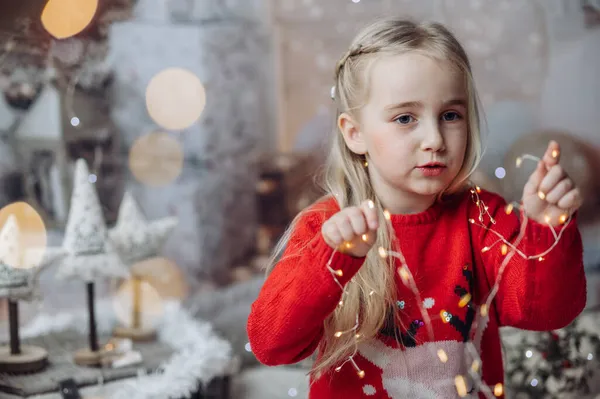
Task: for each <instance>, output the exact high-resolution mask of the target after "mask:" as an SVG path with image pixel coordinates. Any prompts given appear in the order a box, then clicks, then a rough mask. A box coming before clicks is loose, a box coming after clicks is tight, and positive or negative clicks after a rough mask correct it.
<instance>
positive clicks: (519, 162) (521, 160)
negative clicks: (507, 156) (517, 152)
mask: <svg viewBox="0 0 600 399" xmlns="http://www.w3.org/2000/svg"><path fill="white" fill-rule="evenodd" d="M515 163H516V165H517V168H519V167H521V164H522V163H523V158H521V157H518V158H517V160H516V162H515Z"/></svg>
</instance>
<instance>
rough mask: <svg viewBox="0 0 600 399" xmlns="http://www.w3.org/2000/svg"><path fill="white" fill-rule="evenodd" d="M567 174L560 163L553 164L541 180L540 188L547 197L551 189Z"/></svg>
mask: <svg viewBox="0 0 600 399" xmlns="http://www.w3.org/2000/svg"><path fill="white" fill-rule="evenodd" d="M565 176H566V174H565V171H564V170H563V168H562V167H561V166H560V165H554V166H552V167H551V168H550V169H549V170H548V172H547V173H546V176H544V178H543V179H542V181H541V182H540V185H539V187H538V190H539V191H541V192H542V193H544V194H545V195H546V199H547V198H548V194H549V193H550V191H552V190H553V189H554V187H556V185H557V184H558V183H559V182H561V181H562V180H563V179H564V178H565ZM567 191H568V190H567ZM559 198H560V197H559ZM557 201H558V199H557Z"/></svg>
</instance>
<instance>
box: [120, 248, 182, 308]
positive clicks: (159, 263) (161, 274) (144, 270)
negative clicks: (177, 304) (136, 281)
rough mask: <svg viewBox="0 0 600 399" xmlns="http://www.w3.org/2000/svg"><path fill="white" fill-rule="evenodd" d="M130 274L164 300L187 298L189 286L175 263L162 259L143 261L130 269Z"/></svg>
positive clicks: (155, 258)
mask: <svg viewBox="0 0 600 399" xmlns="http://www.w3.org/2000/svg"><path fill="white" fill-rule="evenodd" d="M131 272H132V273H133V274H135V275H136V276H139V277H141V278H142V279H143V280H144V281H146V282H147V283H148V284H150V285H151V286H152V287H153V288H154V289H155V290H156V292H157V293H158V295H160V296H161V298H164V299H169V298H173V299H179V300H183V299H185V298H187V296H188V293H189V285H188V283H187V282H186V278H185V275H184V273H183V271H182V270H181V269H180V268H179V267H178V266H177V264H176V263H175V262H173V261H172V260H170V259H167V258H163V257H154V258H150V259H146V260H143V261H141V262H138V263H136V264H134V265H133V266H132V267H131Z"/></svg>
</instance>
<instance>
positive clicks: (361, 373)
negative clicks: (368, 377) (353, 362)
mask: <svg viewBox="0 0 600 399" xmlns="http://www.w3.org/2000/svg"><path fill="white" fill-rule="evenodd" d="M358 378H360V379H363V378H365V372H364V370H360V371H359V372H358Z"/></svg>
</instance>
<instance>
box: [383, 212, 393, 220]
mask: <svg viewBox="0 0 600 399" xmlns="http://www.w3.org/2000/svg"><path fill="white" fill-rule="evenodd" d="M383 216H384V217H385V219H386V220H390V219H391V218H392V215H391V214H390V211H388V210H387V209H386V210H385V211H383Z"/></svg>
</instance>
